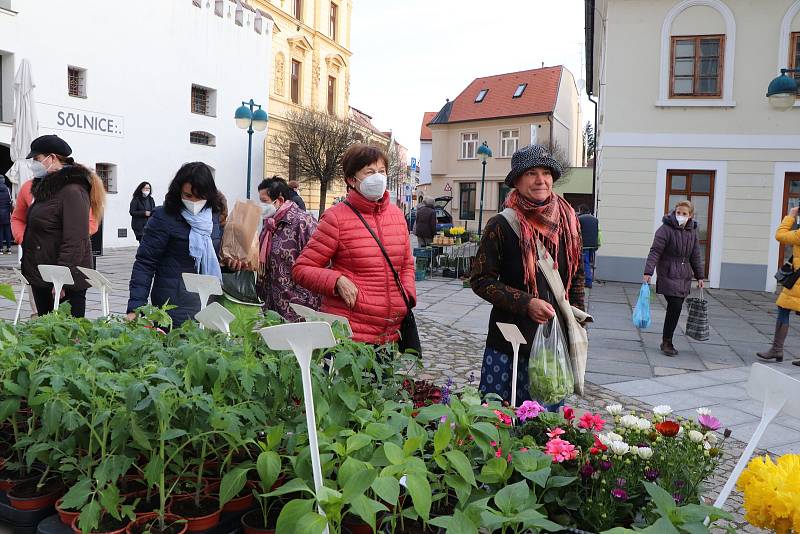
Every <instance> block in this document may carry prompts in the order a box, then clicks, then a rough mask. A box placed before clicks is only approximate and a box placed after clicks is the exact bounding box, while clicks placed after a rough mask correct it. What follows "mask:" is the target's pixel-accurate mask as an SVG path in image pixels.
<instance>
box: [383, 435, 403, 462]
mask: <svg viewBox="0 0 800 534" xmlns="http://www.w3.org/2000/svg"><path fill="white" fill-rule="evenodd" d="M383 452H384V454H386V459H387V460H389V461H390V462H391V463H392V465H400V464H402V463H403V462H405V460H406V455H405V454H404V453H403V449H401V448H400V447H398V446H397V445H395V444H394V443H392V442H391V441H388V442H386V443H384V444H383Z"/></svg>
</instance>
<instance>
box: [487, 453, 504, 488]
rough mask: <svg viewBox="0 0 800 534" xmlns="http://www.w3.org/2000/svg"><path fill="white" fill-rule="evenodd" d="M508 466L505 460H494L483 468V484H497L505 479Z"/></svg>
mask: <svg viewBox="0 0 800 534" xmlns="http://www.w3.org/2000/svg"><path fill="white" fill-rule="evenodd" d="M507 467H508V464H507V463H506V461H505V459H503V458H492V459H491V460H489V461H488V462H486V464H485V465H484V466H483V467H482V468H481V476H480V479H481V482H485V483H487V484H497V483H498V482H502V481H503V480H504V479H505V474H506V468H507Z"/></svg>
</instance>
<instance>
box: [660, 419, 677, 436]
mask: <svg viewBox="0 0 800 534" xmlns="http://www.w3.org/2000/svg"><path fill="white" fill-rule="evenodd" d="M656 430H658V432H659V433H660V434H661V435H662V436H665V437H668V438H671V437H673V436H677V435H678V432H680V430H681V425H679V424H678V423H676V422H675V421H662V422H661V423H658V424H656Z"/></svg>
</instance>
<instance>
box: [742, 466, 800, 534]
mask: <svg viewBox="0 0 800 534" xmlns="http://www.w3.org/2000/svg"><path fill="white" fill-rule="evenodd" d="M736 487H737V488H738V489H739V491H741V492H742V493H744V508H745V512H746V514H745V519H747V521H749V522H750V523H751V524H752V525H754V526H757V527H762V528H769V529H772V530H774V531H775V532H776V533H777V534H788V533H789V532H790V531H791V530H795V531H800V455H798V454H786V455H784V456H781V457H780V458H778V461H777V462H773V460H772V459H771V458H770V457H769V456H764V457H763V458H762V457H760V456H759V457H757V458H753V459H752V460H751V461H750V463H749V464H748V466H747V469H745V470H744V472H743V473H742V475H741V476H740V477H739V480H738V481H737V484H736Z"/></svg>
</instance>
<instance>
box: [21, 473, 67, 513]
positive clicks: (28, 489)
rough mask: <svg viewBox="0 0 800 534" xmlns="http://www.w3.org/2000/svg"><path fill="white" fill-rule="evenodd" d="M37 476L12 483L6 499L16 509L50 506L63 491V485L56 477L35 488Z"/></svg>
mask: <svg viewBox="0 0 800 534" xmlns="http://www.w3.org/2000/svg"><path fill="white" fill-rule="evenodd" d="M38 482H39V479H38V478H35V479H32V480H26V481H25V482H20V483H19V484H16V485H14V487H13V488H11V489H10V490H9V491H8V493H7V497H8V501H9V503H10V504H11V507H12V508H14V509H16V510H26V511H31V510H44V509H45V508H47V507H48V506H52V505H53V504H54V503H55V502H56V501H57V500H58V498H59V497H61V494H62V493H63V492H64V485H63V484H62V483H61V481H60V480H59V479H57V478H51V479H49V480H46V481H45V483H44V485H43V486H42V488H41V489H39V490H37V489H36V484H37V483H38Z"/></svg>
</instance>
